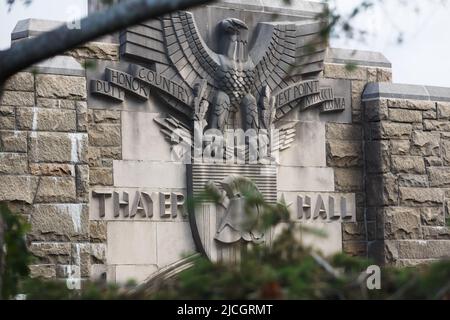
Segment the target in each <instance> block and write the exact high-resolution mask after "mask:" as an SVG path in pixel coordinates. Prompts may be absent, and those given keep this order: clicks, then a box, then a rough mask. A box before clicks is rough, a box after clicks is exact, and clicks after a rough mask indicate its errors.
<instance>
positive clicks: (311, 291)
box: [1, 192, 450, 300]
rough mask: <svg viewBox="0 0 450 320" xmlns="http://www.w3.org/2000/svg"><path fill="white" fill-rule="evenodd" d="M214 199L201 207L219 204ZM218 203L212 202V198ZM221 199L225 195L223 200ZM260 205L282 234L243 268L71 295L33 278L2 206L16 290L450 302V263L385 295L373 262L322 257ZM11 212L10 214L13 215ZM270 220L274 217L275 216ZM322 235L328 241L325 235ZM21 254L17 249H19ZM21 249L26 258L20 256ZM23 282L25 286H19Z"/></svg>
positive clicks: (387, 285)
mask: <svg viewBox="0 0 450 320" xmlns="http://www.w3.org/2000/svg"><path fill="white" fill-rule="evenodd" d="M213 196H214V195H213V194H212V193H211V192H209V193H208V192H206V193H205V195H204V198H203V199H201V200H200V201H199V200H196V201H193V202H194V203H195V205H198V204H199V203H201V201H211V199H212V197H213ZM207 199H210V200H207ZM215 199H216V200H217V195H216V196H215ZM252 199H257V200H254V201H256V202H257V203H258V205H262V206H264V208H265V209H264V210H263V211H262V212H264V214H263V216H264V215H266V218H265V221H266V224H265V226H264V228H268V227H270V226H276V227H277V228H279V236H278V237H277V238H276V240H275V241H274V242H273V244H272V245H271V246H264V245H252V246H247V247H246V248H245V250H243V252H242V258H241V262H240V263H239V264H224V263H212V262H210V261H209V260H207V259H206V258H204V257H196V258H193V260H192V262H193V266H192V267H191V268H188V269H186V270H184V271H182V272H180V273H178V274H177V275H176V276H174V277H170V278H167V279H164V280H161V278H159V279H158V280H153V281H149V282H147V283H145V284H143V285H139V286H136V284H135V283H133V282H129V283H128V284H127V285H124V286H118V285H113V284H107V283H104V282H90V281H83V282H82V289H81V290H69V289H68V287H67V285H66V279H61V280H43V279H31V278H29V277H27V272H26V265H27V263H28V262H29V255H28V253H27V250H26V247H25V243H24V241H23V234H24V232H25V230H26V227H24V226H23V225H24V224H23V222H21V221H20V219H18V218H17V217H15V216H14V215H12V214H11V213H10V211H9V210H8V209H7V208H6V207H5V206H2V207H1V208H2V212H3V213H2V214H3V215H4V216H5V217H6V221H7V222H8V226H9V230H8V231H7V237H6V239H7V247H8V249H7V250H8V253H9V254H8V255H7V259H6V261H7V269H6V270H7V271H6V273H5V275H7V277H6V279H10V280H8V283H9V285H8V286H9V288H10V289H8V290H6V291H4V297H9V298H12V297H14V295H15V294H16V293H17V292H20V293H21V294H25V295H26V298H27V299H31V300H38V299H64V300H67V299H69V300H77V299H88V300H103V299H107V300H109V299H342V300H344V299H450V262H449V261H442V262H438V263H435V264H430V265H423V266H418V267H411V268H391V267H386V268H383V269H382V272H381V285H382V288H381V290H368V289H367V285H366V280H367V277H368V275H367V273H366V270H367V267H368V266H370V265H372V264H373V263H372V262H371V261H368V260H366V259H362V258H356V257H350V256H347V255H345V254H338V255H335V256H333V257H329V258H322V257H321V255H320V253H318V252H316V251H314V250H313V249H311V248H308V247H305V246H304V245H302V243H301V242H300V241H299V233H300V232H311V230H307V229H302V230H301V229H299V228H300V227H299V226H298V225H297V224H294V223H291V222H289V219H288V215H287V214H288V208H287V207H286V205H285V204H283V203H280V204H277V205H269V204H267V203H264V201H263V200H261V198H260V197H259V196H257V195H255V196H254V197H253V198H252ZM5 212H6V214H5ZM269 216H272V217H271V218H269ZM317 236H323V235H321V234H320V233H317ZM14 248H15V249H14ZM17 251H20V252H21V253H20V254H18V252H17ZM19 277H21V278H22V280H21V281H20V285H19V287H18V288H17V285H16V284H17V280H18V278H19Z"/></svg>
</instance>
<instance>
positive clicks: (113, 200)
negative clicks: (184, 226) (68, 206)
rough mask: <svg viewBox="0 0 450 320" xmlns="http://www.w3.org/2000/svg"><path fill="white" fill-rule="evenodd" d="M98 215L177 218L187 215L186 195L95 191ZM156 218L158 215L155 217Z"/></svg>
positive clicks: (101, 216) (108, 216)
mask: <svg viewBox="0 0 450 320" xmlns="http://www.w3.org/2000/svg"><path fill="white" fill-rule="evenodd" d="M92 199H93V200H94V201H96V202H97V210H98V216H99V217H100V218H102V219H107V218H108V219H109V218H114V219H122V218H128V219H134V218H149V219H151V218H154V217H155V216H158V217H159V218H165V219H167V218H176V217H178V216H179V215H181V216H185V215H186V210H185V208H184V203H185V196H184V194H182V193H179V192H151V193H149V192H143V191H135V192H133V193H129V192H126V191H122V192H118V191H93V192H92ZM155 218H156V217H155Z"/></svg>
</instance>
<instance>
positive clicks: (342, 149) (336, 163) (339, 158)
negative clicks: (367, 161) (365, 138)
mask: <svg viewBox="0 0 450 320" xmlns="http://www.w3.org/2000/svg"><path fill="white" fill-rule="evenodd" d="M327 164H328V166H330V167H341V168H350V167H357V166H361V165H362V144H361V142H358V141H357V142H354V141H343V140H329V141H328V142H327Z"/></svg>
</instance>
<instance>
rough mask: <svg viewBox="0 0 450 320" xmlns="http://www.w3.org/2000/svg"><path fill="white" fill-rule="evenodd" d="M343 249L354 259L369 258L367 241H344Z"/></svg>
mask: <svg viewBox="0 0 450 320" xmlns="http://www.w3.org/2000/svg"><path fill="white" fill-rule="evenodd" d="M342 246H343V247H342V249H343V252H344V253H345V254H348V255H349V256H352V257H366V256H367V242H366V241H344V242H343V243H342Z"/></svg>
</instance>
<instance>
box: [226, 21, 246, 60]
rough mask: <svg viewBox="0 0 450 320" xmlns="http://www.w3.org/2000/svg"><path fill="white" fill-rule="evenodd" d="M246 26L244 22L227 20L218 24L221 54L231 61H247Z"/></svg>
mask: <svg viewBox="0 0 450 320" xmlns="http://www.w3.org/2000/svg"><path fill="white" fill-rule="evenodd" d="M247 30H248V26H247V24H246V23H245V22H244V21H241V20H239V19H235V18H228V19H225V20H222V21H221V22H220V31H221V37H220V47H221V53H222V54H223V55H225V56H227V57H228V58H229V59H231V60H233V61H239V62H245V61H247V59H248V50H247V44H248V33H247Z"/></svg>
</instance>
